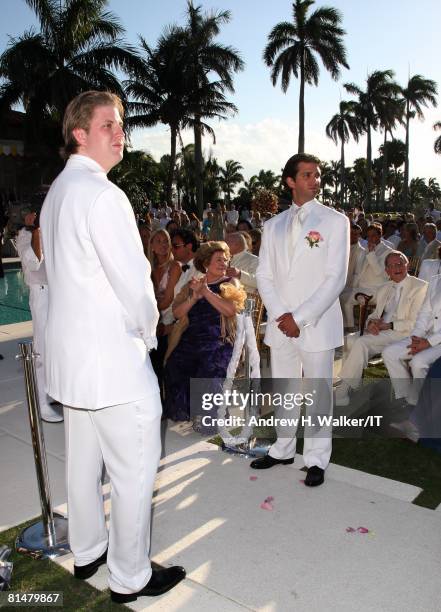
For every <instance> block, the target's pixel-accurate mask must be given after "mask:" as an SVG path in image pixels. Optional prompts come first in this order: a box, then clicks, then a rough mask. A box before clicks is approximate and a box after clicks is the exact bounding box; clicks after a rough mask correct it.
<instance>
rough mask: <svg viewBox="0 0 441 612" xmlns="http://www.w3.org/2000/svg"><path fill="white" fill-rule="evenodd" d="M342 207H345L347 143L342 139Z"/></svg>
mask: <svg viewBox="0 0 441 612" xmlns="http://www.w3.org/2000/svg"><path fill="white" fill-rule="evenodd" d="M340 166H341V167H340V206H341V208H344V206H345V141H344V138H342V139H341V154H340Z"/></svg>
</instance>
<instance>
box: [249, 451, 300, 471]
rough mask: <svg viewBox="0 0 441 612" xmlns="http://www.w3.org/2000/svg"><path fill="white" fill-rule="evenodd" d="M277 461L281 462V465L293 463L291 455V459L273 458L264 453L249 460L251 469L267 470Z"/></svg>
mask: <svg viewBox="0 0 441 612" xmlns="http://www.w3.org/2000/svg"><path fill="white" fill-rule="evenodd" d="M278 463H281V464H282V465H290V464H291V463H294V457H291V459H274V457H271V455H265V456H264V457H259V459H254V461H251V463H250V467H252V468H253V470H267V469H268V468H270V467H273V465H277V464H278Z"/></svg>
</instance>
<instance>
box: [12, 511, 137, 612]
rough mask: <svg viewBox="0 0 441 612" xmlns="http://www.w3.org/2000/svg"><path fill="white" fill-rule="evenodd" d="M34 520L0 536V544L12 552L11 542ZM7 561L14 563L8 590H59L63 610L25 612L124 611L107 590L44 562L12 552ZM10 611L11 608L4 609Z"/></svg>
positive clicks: (31, 607)
mask: <svg viewBox="0 0 441 612" xmlns="http://www.w3.org/2000/svg"><path fill="white" fill-rule="evenodd" d="M37 520H38V519H37V518H36V519H34V520H32V521H28V522H27V523H23V525H19V526H18V527H13V528H12V529H8V530H7V531H2V532H1V533H0V544H6V545H7V546H9V548H12V549H13V550H14V544H15V539H16V537H17V535H18V534H19V533H20V531H21V530H22V529H23V528H24V527H26V526H27V525H30V524H31V523H34V522H35V521H37ZM10 561H13V563H14V569H13V573H12V583H11V591H19V592H21V593H23V592H29V591H62V592H63V597H64V603H63V607H58V608H57V607H54V608H52V607H43V606H26V608H22V609H26V610H35V611H39V612H41V611H42V610H57V609H58V610H63V612H65V611H69V612H70V611H71V612H86V611H90V610H103V611H104V610H106V611H107V610H115V611H116V610H128V609H129V608H127V607H126V606H122V605H119V604H114V603H112V602H111V600H110V593H109V591H108V590H107V591H103V592H102V591H98V590H97V589H95V588H93V587H92V586H90V585H89V584H88V583H87V582H84V580H77V579H76V578H74V577H73V576H72V574H70V573H69V572H68V571H66V570H65V569H63V568H62V567H59V566H58V565H56V564H55V563H53V562H52V561H49V560H47V559H32V558H31V557H28V556H26V555H22V554H17V553H16V552H15V550H14V552H13V553H12V556H11V559H10ZM7 609H12V608H7Z"/></svg>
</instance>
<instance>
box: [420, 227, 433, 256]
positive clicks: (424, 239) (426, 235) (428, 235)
mask: <svg viewBox="0 0 441 612" xmlns="http://www.w3.org/2000/svg"><path fill="white" fill-rule="evenodd" d="M435 238H436V225H435V224H434V223H425V224H424V225H423V231H422V236H421V238H420V240H419V243H418V250H417V255H418V257H422V256H423V254H424V252H425V250H426V249H427V246H428V245H429V244H430V243H431V242H432V241H433V240H435ZM425 259H431V258H427V257H426V258H425Z"/></svg>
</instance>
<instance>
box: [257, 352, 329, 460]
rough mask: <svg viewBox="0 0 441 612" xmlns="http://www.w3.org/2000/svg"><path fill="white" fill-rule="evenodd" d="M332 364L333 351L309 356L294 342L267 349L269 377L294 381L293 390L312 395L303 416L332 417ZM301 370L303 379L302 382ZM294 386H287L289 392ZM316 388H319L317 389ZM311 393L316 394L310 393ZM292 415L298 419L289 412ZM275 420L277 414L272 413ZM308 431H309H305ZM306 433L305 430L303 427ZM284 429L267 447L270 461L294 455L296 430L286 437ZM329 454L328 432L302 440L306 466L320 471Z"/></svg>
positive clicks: (278, 430)
mask: <svg viewBox="0 0 441 612" xmlns="http://www.w3.org/2000/svg"><path fill="white" fill-rule="evenodd" d="M333 365H334V349H331V350H329V351H319V352H316V353H310V352H307V351H304V350H302V349H300V348H299V347H298V346H296V344H295V342H287V343H285V344H284V345H283V346H282V347H280V348H277V349H273V348H271V374H272V377H273V378H283V379H291V381H292V382H293V383H295V381H296V380H297V381H298V386H297V389H296V391H298V392H301V393H303V394H306V393H313V394H314V405H313V409H312V408H306V415H305V416H306V417H308V414H309V413H311V412H313V413H314V414H325V415H332V374H333ZM302 371H303V374H304V378H303V380H302ZM295 386H296V385H294V386H291V384H290V391H292V390H293V389H294V388H295ZM318 387H320V389H318ZM314 390H315V391H317V393H314ZM292 412H293V414H292V416H293V417H294V416H298V412H299V410H298V409H297V411H296V412H297V414H296V415H295V414H294V410H293V411H292ZM276 417H277V414H276ZM309 431H311V429H310V430H309ZM305 432H306V428H305ZM287 433H288V432H287V431H286V428H285V427H283V428H280V427H277V440H276V442H275V443H274V444H273V445H272V446H271V447H270V449H269V455H270V456H271V457H273V458H274V459H290V458H291V457H294V455H295V452H296V442H297V440H296V431H295V430H294V431H291V432H290V435H289V436H287ZM331 451H332V429H330V430H329V431H328V432H327V433H324V431H323V430H321V432H318V435H315V436H314V435H313V436H308V437H306V433H305V439H304V446H303V459H304V462H305V465H306V467H311V466H313V465H316V466H318V467H320V468H322V469H323V470H325V469H326V468H327V466H328V463H329V459H330V457H331Z"/></svg>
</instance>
